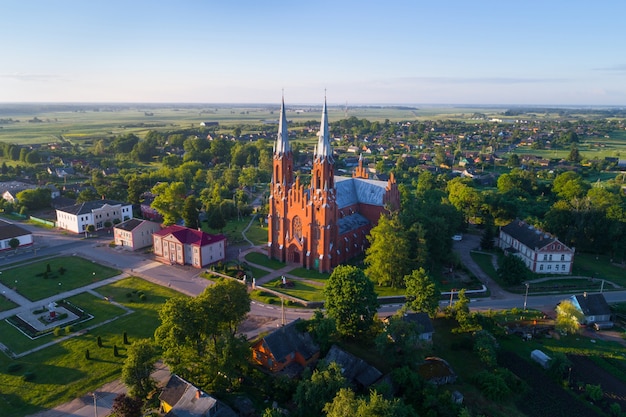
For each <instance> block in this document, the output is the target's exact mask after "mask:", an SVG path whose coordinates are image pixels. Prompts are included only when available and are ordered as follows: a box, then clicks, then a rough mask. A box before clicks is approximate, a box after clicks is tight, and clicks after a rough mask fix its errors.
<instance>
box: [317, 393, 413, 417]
mask: <svg viewBox="0 0 626 417" xmlns="http://www.w3.org/2000/svg"><path fill="white" fill-rule="evenodd" d="M324 412H325V413H326V416H327V417H345V416H351V417H417V413H416V412H415V410H413V409H412V408H411V407H409V406H407V405H406V404H404V402H403V401H402V400H400V399H397V398H396V399H393V400H388V399H386V398H385V397H383V396H382V395H381V394H379V393H377V392H376V391H375V390H372V391H370V394H369V397H367V398H358V397H356V395H355V394H354V391H352V390H351V389H349V388H342V389H341V390H340V391H339V392H338V393H337V395H336V396H335V398H334V399H333V401H332V402H331V403H328V404H326V406H325V407H324Z"/></svg>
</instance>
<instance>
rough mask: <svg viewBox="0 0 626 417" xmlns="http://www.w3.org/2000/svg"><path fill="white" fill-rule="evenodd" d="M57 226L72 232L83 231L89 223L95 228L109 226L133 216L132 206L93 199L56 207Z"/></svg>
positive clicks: (99, 228)
mask: <svg viewBox="0 0 626 417" xmlns="http://www.w3.org/2000/svg"><path fill="white" fill-rule="evenodd" d="M56 213H57V227H58V228H60V229H63V230H68V231H70V232H74V233H84V232H86V231H87V228H88V227H89V226H90V225H93V226H94V227H95V230H101V229H104V228H107V227H111V226H112V225H113V224H115V223H116V222H124V221H126V220H128V219H131V218H132V216H133V206H132V204H130V203H122V202H119V201H114V200H95V201H87V202H85V203H79V204H75V205H73V206H68V207H62V208H58V209H56Z"/></svg>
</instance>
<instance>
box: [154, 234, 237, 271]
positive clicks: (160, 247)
mask: <svg viewBox="0 0 626 417" xmlns="http://www.w3.org/2000/svg"><path fill="white" fill-rule="evenodd" d="M152 240H153V248H154V256H155V258H156V260H157V261H160V262H164V263H168V264H177V265H191V266H193V267H195V268H202V267H203V266H206V265H209V264H213V263H216V262H219V261H222V260H224V257H225V256H226V236H224V235H222V234H218V235H212V234H210V233H206V232H203V231H201V230H195V229H190V228H188V227H183V226H178V225H175V224H173V225H171V226H168V227H166V228H165V229H161V230H159V231H156V232H154V233H153V234H152Z"/></svg>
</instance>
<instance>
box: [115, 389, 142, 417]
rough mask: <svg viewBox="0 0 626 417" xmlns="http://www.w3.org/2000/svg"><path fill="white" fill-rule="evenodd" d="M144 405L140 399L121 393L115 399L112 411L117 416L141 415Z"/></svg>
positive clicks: (138, 416)
mask: <svg viewBox="0 0 626 417" xmlns="http://www.w3.org/2000/svg"><path fill="white" fill-rule="evenodd" d="M142 406H143V403H142V401H141V400H140V399H138V398H133V397H129V396H127V395H126V394H120V395H118V396H117V397H115V399H113V405H112V407H111V412H112V414H113V415H114V416H116V417H141V415H142V413H141V407H142Z"/></svg>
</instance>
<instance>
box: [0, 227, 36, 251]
mask: <svg viewBox="0 0 626 417" xmlns="http://www.w3.org/2000/svg"><path fill="white" fill-rule="evenodd" d="M12 239H17V240H18V241H19V242H20V243H19V246H18V248H21V247H24V246H31V245H32V244H33V234H32V232H30V231H28V230H26V229H24V228H23V227H20V226H18V225H16V224H13V223H9V222H5V221H4V220H0V251H4V250H10V249H13V248H11V245H10V244H9V242H10V241H11V240H12Z"/></svg>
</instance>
